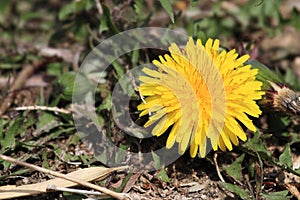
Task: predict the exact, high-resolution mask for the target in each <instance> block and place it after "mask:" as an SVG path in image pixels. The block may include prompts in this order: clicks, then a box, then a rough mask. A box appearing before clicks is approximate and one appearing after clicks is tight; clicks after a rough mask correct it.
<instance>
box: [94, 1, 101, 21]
mask: <svg viewBox="0 0 300 200" xmlns="http://www.w3.org/2000/svg"><path fill="white" fill-rule="evenodd" d="M95 3H96V6H97V9H98V13H99V15H100V17H102V15H103V9H102V6H101V3H100V1H99V0H95Z"/></svg>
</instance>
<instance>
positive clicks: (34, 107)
mask: <svg viewBox="0 0 300 200" xmlns="http://www.w3.org/2000/svg"><path fill="white" fill-rule="evenodd" d="M14 110H18V111H19V110H44V111H51V112H58V113H63V114H70V113H71V111H70V110H66V109H63V108H58V107H47V106H36V105H35V106H21V107H17V108H14Z"/></svg>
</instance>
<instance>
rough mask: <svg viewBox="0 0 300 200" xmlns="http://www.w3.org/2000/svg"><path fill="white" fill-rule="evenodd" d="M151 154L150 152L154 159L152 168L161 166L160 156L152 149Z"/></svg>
mask: <svg viewBox="0 0 300 200" xmlns="http://www.w3.org/2000/svg"><path fill="white" fill-rule="evenodd" d="M151 154H152V158H153V160H154V168H155V169H159V168H160V167H161V166H160V157H159V156H158V155H157V154H156V153H154V152H153V151H151Z"/></svg>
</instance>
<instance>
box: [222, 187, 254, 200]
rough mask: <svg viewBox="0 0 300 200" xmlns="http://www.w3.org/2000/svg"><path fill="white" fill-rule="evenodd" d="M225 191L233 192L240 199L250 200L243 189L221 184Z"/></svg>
mask: <svg viewBox="0 0 300 200" xmlns="http://www.w3.org/2000/svg"><path fill="white" fill-rule="evenodd" d="M221 184H222V185H223V186H224V187H225V188H226V189H227V190H229V191H231V192H234V193H235V194H237V195H238V196H239V197H240V198H242V199H244V200H251V198H250V196H249V194H248V192H246V191H245V190H244V189H243V188H241V187H239V186H237V185H233V184H231V183H221Z"/></svg>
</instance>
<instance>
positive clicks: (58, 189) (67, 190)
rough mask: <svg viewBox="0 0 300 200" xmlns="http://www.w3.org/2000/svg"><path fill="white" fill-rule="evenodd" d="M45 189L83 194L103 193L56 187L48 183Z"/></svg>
mask: <svg viewBox="0 0 300 200" xmlns="http://www.w3.org/2000/svg"><path fill="white" fill-rule="evenodd" d="M47 190H48V191H60V192H71V193H76V194H85V195H103V193H101V192H94V191H89V190H79V189H72V188H65V187H58V186H56V185H48V187H47Z"/></svg>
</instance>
